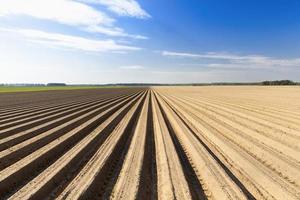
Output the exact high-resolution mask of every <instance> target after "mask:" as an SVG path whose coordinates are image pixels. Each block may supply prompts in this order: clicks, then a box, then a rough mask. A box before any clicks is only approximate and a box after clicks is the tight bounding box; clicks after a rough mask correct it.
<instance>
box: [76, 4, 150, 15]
mask: <svg viewBox="0 0 300 200" xmlns="http://www.w3.org/2000/svg"><path fill="white" fill-rule="evenodd" d="M80 1H81V2H87V3H96V4H101V5H104V6H107V8H108V9H109V10H110V11H112V12H114V13H116V14H118V15H120V16H130V17H138V18H149V17H151V16H150V14H148V13H147V12H146V11H145V10H143V9H142V8H141V6H140V5H139V3H138V2H137V1H135V0H80Z"/></svg>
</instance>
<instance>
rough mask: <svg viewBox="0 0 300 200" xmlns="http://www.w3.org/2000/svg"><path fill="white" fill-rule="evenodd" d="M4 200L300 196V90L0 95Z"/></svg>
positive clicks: (189, 89)
mask: <svg viewBox="0 0 300 200" xmlns="http://www.w3.org/2000/svg"><path fill="white" fill-rule="evenodd" d="M0 199H19V200H23V199H37V200H40V199H71V200H73V199H88V200H90V199H91V200H92V199H126V200H127V199H142V200H147V199H162V200H169V199H170V200H171V199H178V200H184V199H278V200H288V199H295V200H296V199H300V87H256V86H249V87H248V86H243V87H238V86H236V87H229V86H228V87H225V86H220V87H212V86H210V87H154V88H122V89H98V90H80V91H49V92H29V93H16V94H0Z"/></svg>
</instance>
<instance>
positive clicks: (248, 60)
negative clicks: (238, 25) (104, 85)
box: [161, 51, 300, 68]
mask: <svg viewBox="0 0 300 200" xmlns="http://www.w3.org/2000/svg"><path fill="white" fill-rule="evenodd" d="M161 54H162V55H163V56H171V57H179V58H197V59H207V60H213V61H219V62H218V63H207V64H206V66H208V67H224V68H225V67H230V68H231V67H236V68H238V67H245V66H248V67H251V68H259V67H276V66H279V67H300V58H293V59H277V58H271V57H266V56H261V55H246V56H240V55H236V54H228V53H216V52H210V53H205V54H192V53H185V52H172V51H162V52H161ZM220 61H221V62H220ZM201 65H205V64H203V63H202V64H201Z"/></svg>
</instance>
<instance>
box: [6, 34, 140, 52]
mask: <svg viewBox="0 0 300 200" xmlns="http://www.w3.org/2000/svg"><path fill="white" fill-rule="evenodd" d="M0 31H6V32H11V33H15V34H18V35H20V36H22V37H24V38H25V39H27V40H29V41H31V42H35V43H40V44H43V45H47V46H50V47H60V48H65V49H71V50H82V51H90V52H123V51H135V50H140V48H138V47H133V46H126V45H120V44H118V43H116V42H115V41H114V40H92V39H87V38H84V37H78V36H72V35H65V34H59V33H49V32H44V31H39V30H33V29H0Z"/></svg>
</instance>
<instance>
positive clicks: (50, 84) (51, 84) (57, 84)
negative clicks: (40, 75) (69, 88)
mask: <svg viewBox="0 0 300 200" xmlns="http://www.w3.org/2000/svg"><path fill="white" fill-rule="evenodd" d="M66 85H67V84H65V83H48V84H47V86H66Z"/></svg>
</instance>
